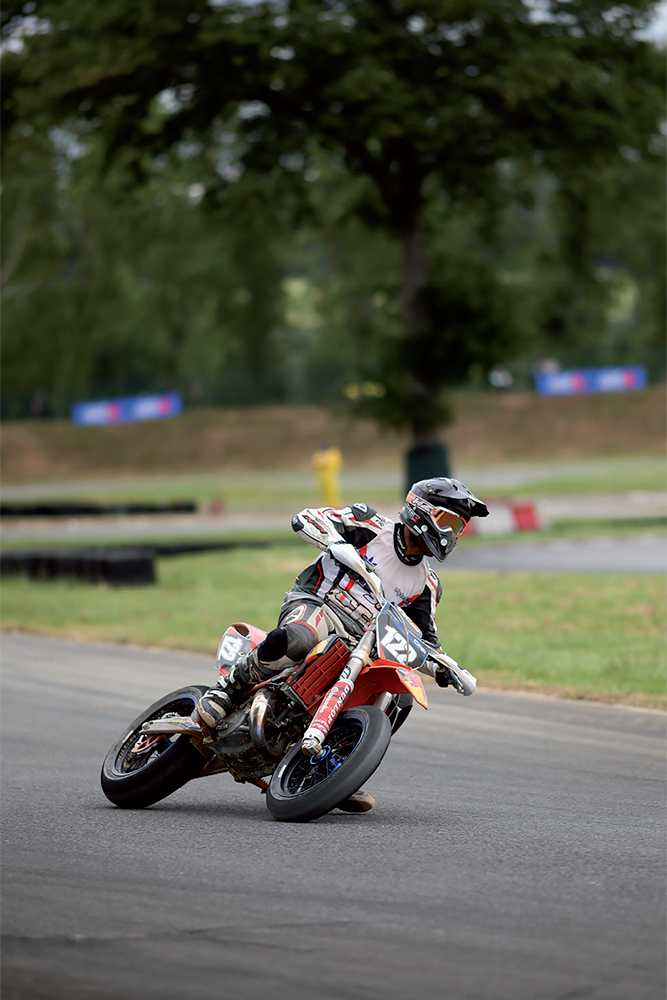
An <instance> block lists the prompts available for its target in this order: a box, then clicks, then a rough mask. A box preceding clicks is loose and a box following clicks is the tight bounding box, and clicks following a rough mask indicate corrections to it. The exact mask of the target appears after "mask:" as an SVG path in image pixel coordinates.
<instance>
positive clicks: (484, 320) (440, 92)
mask: <svg viewBox="0 0 667 1000" xmlns="http://www.w3.org/2000/svg"><path fill="white" fill-rule="evenodd" d="M30 7H31V13H30V15H29V16H30V17H31V18H33V19H35V20H34V21H33V23H32V27H31V29H30V30H31V31H32V34H28V33H27V30H26V28H25V15H21V13H20V12H19V8H18V7H16V8H12V7H11V5H10V7H9V8H8V11H7V14H8V22H7V27H6V33H8V34H9V35H10V36H11V35H12V32H13V34H14V37H16V35H17V33H19V32H21V31H23V34H24V38H23V41H24V43H25V51H24V53H23V54H22V55H17V58H16V60H13V61H11V62H10V63H8V69H7V71H8V75H9V78H10V80H11V81H12V89H11V90H10V91H9V97H8V101H9V102H10V106H9V108H8V109H7V110H8V114H9V115H10V116H12V115H16V116H18V117H19V118H20V119H22V120H27V119H30V120H31V121H35V122H37V121H40V120H41V121H43V122H47V123H50V124H53V123H54V122H57V123H60V124H63V123H67V127H68V128H69V129H71V130H73V131H74V132H76V131H77V130H79V129H81V128H82V127H85V128H87V129H93V130H94V131H95V132H96V133H97V134H98V135H99V136H100V137H101V140H102V141H103V143H104V145H105V148H106V154H107V160H108V162H116V163H120V164H122V166H123V168H124V169H125V170H127V171H131V172H132V173H133V176H134V177H135V178H136V180H137V181H141V180H144V179H145V178H146V177H149V176H150V174H151V170H152V169H153V165H154V164H155V161H156V158H157V157H160V156H164V155H165V154H170V153H173V152H174V151H175V150H177V149H178V148H179V146H182V144H183V143H199V144H201V145H202V146H203V147H204V148H205V149H207V150H210V151H212V152H213V155H214V157H215V166H214V165H213V164H212V163H211V167H210V170H209V173H208V175H207V176H206V177H205V178H203V181H204V183H205V184H206V187H207V200H208V202H209V203H210V204H218V205H220V204H226V203H227V204H228V203H230V200H231V201H234V200H236V202H237V203H238V202H240V201H243V200H244V199H247V198H259V199H260V200H261V199H264V202H265V204H268V202H269V201H270V202H271V203H272V204H276V203H277V204H279V205H280V206H281V207H282V210H283V211H284V212H285V213H288V214H290V216H291V217H292V218H296V219H303V218H304V214H303V213H304V212H310V213H313V212H316V211H317V209H318V207H319V208H322V206H321V205H320V206H318V204H317V198H313V197H312V196H311V194H312V192H311V188H312V187H313V180H314V178H315V177H316V175H317V171H318V170H319V169H320V168H321V165H322V163H323V162H326V163H327V164H329V165H330V168H331V169H333V170H338V171H339V173H340V175H341V177H342V176H344V177H346V178H347V190H346V196H345V198H344V199H343V201H344V205H343V206H342V207H341V211H340V215H341V216H343V217H344V216H347V217H351V218H356V219H359V220H361V221H362V222H363V223H364V224H365V225H368V226H374V227H376V228H378V229H380V230H381V231H382V232H384V233H385V234H388V235H389V237H390V238H392V239H394V240H396V242H397V243H398V245H399V247H400V257H401V260H400V277H399V280H398V287H396V288H395V289H390V290H389V292H390V294H392V295H394V297H395V300H396V302H397V304H398V306H399V309H400V317H396V316H394V322H393V323H392V324H391V328H390V329H389V330H388V332H387V333H386V334H385V335H384V336H382V337H380V338H377V337H375V338H372V337H371V338H370V339H371V340H372V341H373V351H372V352H371V356H372V357H373V359H374V368H375V374H376V377H377V378H378V379H381V380H382V382H383V385H384V387H385V389H386V393H385V395H384V396H383V397H381V398H378V399H377V400H375V401H374V402H373V406H374V407H375V412H376V413H377V414H378V416H380V417H382V418H383V419H386V420H390V421H391V422H393V423H400V424H403V425H407V426H410V427H411V428H412V430H413V432H414V433H415V434H416V435H421V434H425V433H428V432H430V431H432V430H433V429H434V428H435V427H437V426H438V425H439V424H440V423H441V422H442V420H443V418H444V417H445V415H446V407H445V400H444V397H443V395H442V390H443V389H444V388H446V387H447V386H448V385H451V384H455V383H456V382H458V381H460V380H461V379H465V378H466V377H467V375H468V372H469V370H470V366H471V365H473V364H476V365H478V366H481V368H482V369H488V367H489V366H490V365H492V364H493V363H495V362H496V361H498V360H504V359H506V358H507V357H508V356H510V355H511V352H512V351H513V350H516V349H517V348H518V346H519V345H520V344H521V339H522V333H523V332H524V331H522V329H521V324H520V323H517V320H516V316H515V315H514V312H513V310H512V309H511V308H510V297H509V296H508V294H507V290H506V289H505V290H503V288H502V287H501V286H500V284H499V281H498V277H497V274H496V272H495V269H494V266H493V261H491V260H486V261H485V260H483V259H482V258H480V257H479V256H478V257H477V262H476V263H475V264H474V265H473V264H469V266H468V267H465V266H463V263H462V262H461V260H459V259H458V256H459V255H458V254H457V252H456V248H453V251H452V252H449V253H447V252H444V253H443V251H442V248H440V252H439V253H438V252H436V244H437V235H438V234H437V230H436V228H435V220H436V219H437V218H438V217H439V216H442V215H444V216H446V217H448V218H451V217H452V216H455V215H456V214H457V213H458V214H459V215H460V214H461V213H462V212H464V211H465V212H467V213H468V217H469V218H470V219H471V220H474V222H475V225H476V226H477V227H478V231H479V233H480V234H481V235H482V238H483V234H484V233H487V234H488V233H491V232H492V231H493V230H494V228H495V227H497V225H498V221H499V218H500V216H501V214H502V212H503V210H504V209H505V208H506V206H507V204H508V201H509V200H510V197H511V196H510V194H508V188H509V187H511V185H509V186H508V183H507V175H508V172H509V173H513V174H514V175H517V176H520V177H522V178H524V179H526V178H527V179H528V183H527V184H526V186H527V187H528V188H532V189H534V188H535V186H536V185H537V183H538V180H539V177H544V176H548V177H550V178H551V179H553V183H554V187H555V192H556V193H555V196H554V197H555V198H556V200H557V201H558V203H559V205H560V213H559V214H560V229H559V231H558V232H557V233H556V238H557V240H558V242H559V245H560V247H561V248H562V251H563V253H562V259H563V261H564V262H565V265H566V266H567V268H568V269H569V270H570V271H571V272H572V271H573V272H575V273H576V274H577V276H578V281H579V282H580V283H584V284H585V283H586V281H588V282H589V292H592V290H594V289H595V276H594V275H593V274H592V269H591V262H590V261H589V260H588V259H587V257H586V254H585V247H586V235H587V231H588V228H589V215H590V203H591V198H592V193H593V192H594V191H595V189H596V185H597V184H598V181H599V176H600V174H601V173H603V172H604V171H605V170H607V169H608V168H609V165H610V164H611V163H615V162H620V160H621V158H622V155H623V151H626V150H631V151H633V155H636V156H637V157H638V158H639V159H641V160H647V161H650V160H651V159H652V158H654V156H655V154H654V153H653V152H652V146H651V143H652V142H654V141H655V135H656V134H657V132H658V123H659V120H660V118H661V115H662V114H663V97H662V81H663V68H662V61H661V59H660V58H659V56H658V54H657V53H656V52H655V50H654V49H653V48H652V46H651V45H650V44H649V43H647V42H645V41H641V40H640V39H639V37H638V35H639V32H640V29H642V28H644V27H645V25H646V23H647V20H648V19H649V17H650V15H651V13H652V11H653V9H654V7H655V4H654V3H653V2H652V0H633V2H628V3H624V4H622V5H619V4H616V3H615V2H611V0H570V2H564V0H552V2H551V3H550V4H549V5H546V4H545V5H539V6H537V5H535V4H533V3H529V2H528V0H478V2H477V3H476V4H474V6H472V7H471V5H470V4H469V3H465V2H463V0H421V2H415V0H403V2H402V0H335V2H334V0H286V2H281V3H280V4H278V3H260V4H252V5H249V4H247V3H244V2H240V0H232V2H229V3H227V2H215V3H210V4H209V3H205V2H204V0H170V3H169V4H164V3H160V2H159V0H147V2H146V3H143V4H141V5H140V6H139V7H138V6H137V5H136V4H131V3H129V0H109V2H108V3H105V4H95V3H85V2H82V0H58V2H53V0H51V2H49V0H45V2H40V3H35V4H31V5H30ZM22 26H23V27H22ZM17 62H19V63H20V65H19V66H17V65H16V63H17ZM531 178H532V179H533V180H532V183H531V182H530V179H531ZM324 209H325V211H326V206H324ZM584 298H585V297H584ZM558 317H560V318H558ZM563 317H565V318H563ZM552 321H553V322H554V323H555V324H556V327H558V324H559V323H560V324H561V325H562V324H563V323H564V324H565V325H566V326H567V324H569V325H570V327H572V326H574V327H576V326H577V324H578V323H580V322H581V317H580V316H578V315H577V314H576V310H575V311H572V310H570V311H569V313H568V310H567V308H566V309H565V310H564V309H563V308H562V304H561V306H558V307H556V306H554V307H553V308H552V309H551V319H549V317H546V318H545V322H546V323H548V322H552ZM554 335H555V336H558V335H559V330H558V329H555V334H554Z"/></svg>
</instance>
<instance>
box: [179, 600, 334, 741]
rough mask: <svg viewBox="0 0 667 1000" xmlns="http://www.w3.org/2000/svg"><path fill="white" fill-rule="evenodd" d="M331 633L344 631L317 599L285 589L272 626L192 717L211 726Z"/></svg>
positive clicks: (211, 692) (200, 703)
mask: <svg viewBox="0 0 667 1000" xmlns="http://www.w3.org/2000/svg"><path fill="white" fill-rule="evenodd" d="M331 634H336V635H344V634H345V628H344V626H343V624H342V622H341V621H340V619H339V618H338V616H337V615H336V614H335V613H334V612H333V611H332V610H331V609H330V608H328V607H326V605H324V604H322V603H321V602H320V601H318V600H317V598H315V597H312V596H311V595H309V594H302V593H301V592H300V591H288V593H287V594H285V600H284V601H283V606H282V608H281V610H280V616H279V618H278V624H277V626H276V628H274V629H272V630H271V632H269V633H268V635H267V636H266V638H265V639H264V640H263V641H262V642H260V644H259V645H258V646H256V647H255V648H254V649H252V650H251V651H250V652H249V653H248V654H246V656H244V657H242V658H241V659H240V660H239V661H238V663H235V664H234V666H233V667H232V668H231V670H230V671H229V673H228V674H227V675H226V676H224V677H220V678H219V679H218V682H217V684H216V685H214V687H212V688H209V690H208V691H206V692H205V694H204V695H202V697H201V698H200V700H199V703H198V705H197V708H196V709H195V712H194V713H193V718H195V719H196V721H200V722H203V723H204V724H205V725H206V726H208V727H209V728H211V729H213V728H215V726H217V725H219V724H220V723H221V722H222V721H223V719H224V718H225V716H226V715H228V714H229V712H230V711H231V710H232V709H233V708H234V706H235V705H237V704H238V703H239V702H240V701H241V700H242V698H243V696H244V695H245V694H246V693H247V692H248V691H249V690H250V689H251V688H253V687H254V686H255V685H256V684H261V682H262V681H266V680H268V679H269V678H270V677H273V676H274V675H275V674H277V673H280V672H281V671H282V670H285V668H286V667H293V666H295V665H296V664H297V663H299V662H300V661H301V660H303V659H304V657H306V656H307V655H308V653H309V652H310V650H311V649H312V648H313V646H316V645H317V643H318V642H321V641H322V639H326V638H327V636H328V635H331Z"/></svg>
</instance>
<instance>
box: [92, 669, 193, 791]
mask: <svg viewBox="0 0 667 1000" xmlns="http://www.w3.org/2000/svg"><path fill="white" fill-rule="evenodd" d="M206 690H207V688H206V686H205V685H204V684H192V685H191V686H190V687H185V688H180V690H178V691H173V692H172V693H171V694H167V695H165V696H164V697H163V698H160V700H159V701H156V702H155V703H154V704H153V705H151V706H150V708H147V709H146V710H145V711H144V712H142V713H141V715H139V716H137V718H136V719H135V720H134V722H133V723H132V724H131V725H130V727H129V728H128V729H127V731H126V732H125V733H124V734H123V736H121V738H120V739H119V740H118V741H117V742H116V743H114V745H113V746H112V747H111V750H109V753H108V754H107V755H106V757H105V759H104V764H103V765H102V774H101V781H102V791H103V792H104V794H105V795H106V797H107V798H108V799H109V801H110V802H113V804H114V805H116V806H120V808H121V809H144V808H145V807H146V806H151V805H153V803H154V802H159V801H160V799H164V798H166V797H167V795H171V793H172V792H175V791H176V789H177V788H181V787H182V786H183V785H185V784H186V782H188V781H190V779H191V778H196V777H197V775H198V774H200V773H201V771H202V770H203V768H204V766H205V764H206V758H205V757H204V756H203V754H201V753H200V752H199V750H197V748H196V747H195V746H194V745H193V744H192V743H191V741H190V738H189V737H188V736H185V735H182V736H177V737H176V738H175V739H174V737H172V736H164V737H154V738H153V739H154V742H152V743H151V744H149V746H148V748H143V749H142V751H141V753H139V754H138V753H137V750H136V748H137V744H139V742H140V740H141V739H142V737H140V735H139V730H140V729H141V727H142V725H143V724H144V722H148V720H149V719H160V718H162V716H164V715H167V714H169V713H174V714H176V715H189V714H190V713H191V712H192V709H193V708H194V707H195V705H196V704H197V702H198V700H199V699H200V698H201V696H202V694H203V693H204V691H206Z"/></svg>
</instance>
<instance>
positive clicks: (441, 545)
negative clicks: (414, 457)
mask: <svg viewBox="0 0 667 1000" xmlns="http://www.w3.org/2000/svg"><path fill="white" fill-rule="evenodd" d="M488 513H489V511H488V509H487V506H486V504H485V503H482V501H481V500H478V499H477V497H476V496H474V494H472V493H471V492H470V490H469V489H467V488H466V487H465V486H464V485H463V483H460V482H459V481H458V479H445V478H444V477H440V478H438V479H422V480H420V481H419V482H418V483H414V485H413V486H412V488H411V489H410V490H409V491H408V495H407V497H406V498H405V503H404V505H403V509H402V510H401V512H400V514H399V517H400V519H401V521H402V522H403V524H404V525H406V527H407V529H408V531H410V532H411V534H413V535H415V536H416V537H417V538H422V539H423V541H424V544H425V545H426V547H427V548H428V550H429V552H431V553H432V554H433V555H434V556H435V558H436V559H440V561H442V560H443V559H446V558H447V556H448V555H449V553H450V552H451V551H452V549H453V548H454V546H455V545H456V542H457V540H458V537H459V535H460V534H461V533H462V531H463V529H464V528H465V526H466V524H467V523H468V521H469V520H470V518H471V517H486V516H487V514H488Z"/></svg>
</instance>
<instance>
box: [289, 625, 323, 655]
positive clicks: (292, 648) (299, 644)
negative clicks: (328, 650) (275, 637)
mask: <svg viewBox="0 0 667 1000" xmlns="http://www.w3.org/2000/svg"><path fill="white" fill-rule="evenodd" d="M284 631H285V632H286V634H287V648H286V650H285V654H286V655H287V656H289V658H290V660H293V661H294V662H295V663H297V662H298V661H299V660H302V659H303V658H304V656H305V655H306V654H307V653H309V652H310V651H311V649H312V648H313V646H314V645H315V644H316V642H317V635H315V634H314V631H313V629H312V628H310V626H309V625H304V624H303V623H301V622H290V623H289V625H285V629H284Z"/></svg>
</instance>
